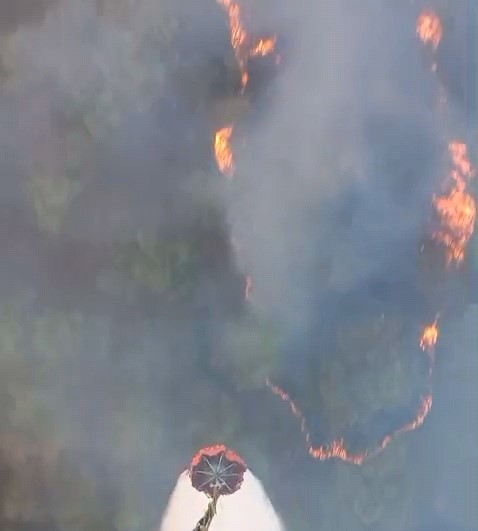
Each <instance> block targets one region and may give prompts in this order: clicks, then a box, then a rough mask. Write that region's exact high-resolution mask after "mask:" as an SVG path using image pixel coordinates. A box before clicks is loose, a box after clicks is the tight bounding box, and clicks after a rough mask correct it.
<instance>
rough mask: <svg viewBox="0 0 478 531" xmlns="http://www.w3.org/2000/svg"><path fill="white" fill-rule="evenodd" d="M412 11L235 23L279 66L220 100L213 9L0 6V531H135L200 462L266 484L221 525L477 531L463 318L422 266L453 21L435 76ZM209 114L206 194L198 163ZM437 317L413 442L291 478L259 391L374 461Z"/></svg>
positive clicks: (189, 5) (293, 427) (133, 1)
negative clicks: (203, 456)
mask: <svg viewBox="0 0 478 531" xmlns="http://www.w3.org/2000/svg"><path fill="white" fill-rule="evenodd" d="M259 4H260V5H259ZM417 4H418V2H402V1H400V2H398V1H397V2H392V1H390V2H380V1H378V0H377V1H376V0H367V1H363V2H362V1H352V2H350V1H345V0H344V1H342V0H341V1H332V0H330V1H329V0H327V1H322V2H313V1H310V2H309V1H306V0H302V1H300V2H280V3H279V4H277V2H261V3H258V2H254V1H252V0H250V1H247V2H243V3H241V6H242V7H243V9H244V13H245V15H244V23H245V25H246V27H247V28H248V29H250V30H251V31H252V32H254V33H255V34H258V35H260V34H262V33H265V34H268V35H269V34H271V33H277V34H278V47H280V50H279V52H280V55H281V59H282V60H281V62H280V64H279V65H274V66H271V64H270V62H268V60H267V59H264V60H262V59H258V60H255V61H251V62H250V65H249V67H250V84H249V87H248V89H247V90H246V92H245V94H244V95H243V96H240V95H239V85H240V84H239V81H240V72H239V70H238V68H237V65H236V63H235V59H234V53H233V51H232V49H231V46H230V42H229V31H228V26H227V17H226V14H225V12H224V10H223V9H221V7H220V6H218V5H217V3H216V2H215V1H213V0H205V1H202V2H196V1H193V0H164V1H161V2H158V1H156V0H118V1H116V2H115V1H113V0H98V1H96V0H85V1H78V0H57V1H51V2H33V1H32V2H27V1H20V0H17V1H16V2H0V169H1V172H0V183H1V186H2V194H1V199H0V223H1V227H2V230H1V231H0V299H1V302H0V384H1V385H0V420H1V423H0V424H1V427H0V529H13V530H20V529H21V530H29V529H31V530H34V531H43V530H48V531H52V530H56V529H58V530H61V531H69V530H73V529H74V530H75V531H76V530H85V531H86V530H89V531H93V530H97V529H98V530H100V529H101V531H109V530H111V531H145V530H148V529H151V530H152V529H155V528H156V527H157V524H158V520H160V519H161V515H165V518H166V519H167V518H168V516H167V514H172V513H171V512H170V513H167V512H166V513H165V510H166V507H167V503H168V499H169V496H170V492H171V490H172V488H173V485H174V482H175V481H176V479H177V477H178V473H179V471H180V470H184V466H185V465H186V464H187V463H188V461H189V460H190V458H191V456H192V455H193V454H194V453H195V451H196V450H197V449H198V447H200V446H202V445H205V444H213V443H216V442H221V443H224V444H228V445H231V446H232V447H233V448H236V449H237V450H238V451H239V452H240V453H241V455H244V458H245V459H246V461H247V462H248V463H250V464H251V466H252V469H253V470H254V471H255V474H257V476H258V477H259V478H260V480H261V482H263V484H264V489H263V488H262V486H261V483H260V482H259V480H257V479H255V477H254V476H253V475H252V474H248V475H247V477H248V480H247V481H246V482H245V484H244V488H243V490H241V491H240V492H239V493H237V495H234V496H233V497H231V498H230V500H224V504H225V505H224V507H225V509H224V512H223V516H221V515H218V522H217V525H220V522H221V520H220V519H219V518H224V519H227V518H232V521H229V520H228V521H227V522H224V524H227V528H228V529H229V530H232V529H233V528H234V527H233V526H234V525H237V523H238V522H239V523H240V524H241V525H242V524H244V523H245V521H246V520H247V518H251V522H252V524H253V526H252V527H249V528H251V529H255V528H256V527H257V529H263V530H266V529H280V528H281V526H282V524H281V523H280V521H279V518H278V517H277V516H276V515H275V512H274V510H273V509H272V505H271V504H270V503H269V501H268V498H267V497H266V495H265V494H264V490H266V491H267V493H268V497H270V499H271V500H272V501H273V504H274V506H275V507H276V508H277V510H278V513H279V514H281V515H282V516H283V519H284V522H285V524H284V525H285V526H287V528H290V529H294V530H298V531H307V530H309V529H310V530H314V531H316V530H318V529H324V530H325V529H352V530H355V529H357V530H358V531H361V530H365V529H381V530H383V531H392V530H393V531H402V530H403V531H405V530H408V529H417V526H419V525H422V524H423V525H435V524H437V522H443V521H448V520H449V521H450V525H452V526H454V527H453V529H458V528H459V527H460V526H462V527H463V528H467V527H468V528H470V527H471V526H472V525H473V523H474V522H476V517H477V516H476V504H474V503H473V497H476V489H475V491H474V490H473V488H474V481H473V480H472V471H474V469H473V466H474V465H473V463H476V448H478V444H476V442H477V441H476V429H472V428H473V426H474V424H473V423H475V424H476V418H474V419H473V423H472V422H469V420H470V419H469V418H468V416H467V415H466V414H465V413H463V414H462V413H461V412H464V411H467V410H469V409H472V407H473V406H472V404H471V402H470V397H471V396H472V394H473V393H474V392H475V390H476V382H474V381H473V379H472V378H471V375H474V374H476V370H475V369H476V367H475V365H476V363H475V362H476V356H474V354H475V350H476V341H475V338H474V337H473V333H472V332H473V326H474V323H476V315H474V314H473V312H472V313H470V310H469V309H467V308H466V306H467V304H468V300H469V299H468V297H469V295H468V293H467V285H466V282H465V281H464V280H463V274H462V273H461V272H458V273H456V272H455V273H454V274H450V275H448V273H444V270H443V268H441V267H440V262H439V260H440V257H439V256H438V254H439V253H437V256H435V255H434V254H433V252H431V253H429V254H426V256H425V258H423V256H422V254H421V253H420V249H421V243H422V240H425V241H426V240H427V236H428V235H429V230H430V213H431V197H432V195H433V193H434V192H436V190H437V189H438V188H439V186H440V183H441V182H442V179H443V176H444V175H445V174H446V171H447V162H446V160H445V158H444V156H443V154H444V153H445V150H446V143H447V142H448V140H449V139H450V137H452V136H453V135H455V134H457V135H459V136H461V137H464V136H466V129H465V123H470V120H469V117H468V116H467V110H466V109H467V108H466V106H465V102H466V101H468V102H469V100H470V98H469V94H470V93H471V92H470V90H471V89H469V90H468V91H466V90H464V88H463V86H462V85H463V84H462V83H461V82H460V81H459V80H460V79H463V76H462V75H461V74H462V73H463V72H462V70H463V69H465V70H466V68H467V64H468V63H469V64H472V63H471V62H470V61H473V60H474V59H473V58H472V56H471V54H470V55H469V56H467V58H464V54H463V49H462V48H461V45H462V44H461V43H462V41H461V40H460V38H459V35H461V34H464V33H465V31H464V29H465V26H466V21H470V20H472V19H473V17H470V16H469V15H468V14H467V12H466V9H465V8H466V3H465V2H464V1H463V2H455V1H452V0H450V1H449V2H446V1H445V0H443V1H440V2H439V1H438V0H437V2H436V4H437V5H436V9H437V10H438V11H439V13H440V15H441V16H442V19H443V22H444V26H445V31H444V40H443V47H442V48H440V49H439V54H438V56H437V61H438V63H439V70H438V72H437V74H436V75H435V74H434V73H433V72H431V70H430V61H431V59H430V56H429V55H427V52H426V51H424V50H423V47H422V46H421V44H420V43H419V42H418V40H417V38H416V35H415V20H416V16H417V14H418V12H419V11H420V9H421V7H422V6H419V5H417ZM431 4H435V2H431ZM438 4H439V5H438ZM12 6H14V7H12ZM468 24H470V23H469V22H468ZM470 31H471V30H470ZM455 58H460V60H457V61H455ZM467 61H468V63H467ZM473 67H474V68H475V67H476V65H475V64H474V63H473ZM467 79H468V80H469V83H471V82H472V79H473V76H472V75H471V74H470V75H469V76H468V77H467ZM438 82H441V83H442V84H443V86H444V88H445V89H446V90H447V91H449V111H448V115H447V117H445V118H444V117H442V116H441V115H440V114H439V112H438V110H437V105H436V103H437V101H438V97H439V90H438ZM466 87H467V84H466V83H465V88H466ZM465 93H466V94H468V100H466V98H465V96H464V95H465ZM464 117H466V118H467V119H468V122H467V121H466V120H465V118H464ZM231 121H234V123H235V129H234V154H235V160H236V165H237V172H236V175H235V178H234V179H233V180H232V181H228V180H226V179H225V178H224V177H223V176H222V175H220V174H219V173H218V172H217V170H216V168H215V166H214V160H213V156H212V149H211V142H212V138H213V133H214V130H215V128H217V127H219V126H222V125H225V124H226V123H229V122H231ZM467 140H468V139H467ZM470 148H471V149H473V146H470ZM425 247H426V248H427V249H428V247H427V246H425ZM475 254H476V252H475ZM423 264H425V266H424V265H423ZM430 264H431V265H430ZM420 268H422V269H420ZM423 268H424V269H423ZM417 270H419V271H418V272H417ZM245 275H251V277H252V279H253V292H252V298H251V300H249V301H245V300H244V276H245ZM437 301H438V302H437ZM442 309H444V312H443V315H442V317H443V326H442V328H441V334H442V335H441V337H440V340H441V342H440V343H439V347H438V349H437V353H436V354H437V369H436V378H435V389H434V392H435V404H434V407H433V409H432V414H431V415H430V418H429V419H428V420H427V423H426V424H425V426H424V427H423V429H422V430H421V431H418V432H414V433H412V434H409V436H408V437H404V438H403V439H401V440H400V441H397V443H396V444H394V445H392V446H391V447H390V448H389V449H388V450H387V452H384V453H383V454H381V455H380V456H379V458H377V459H376V460H374V461H373V462H371V463H370V464H369V465H367V466H365V467H363V468H357V467H354V466H351V465H346V464H343V463H336V462H330V463H315V462H314V461H313V460H311V458H310V457H309V456H308V455H307V452H306V450H305V448H304V443H303V440H302V439H301V437H300V426H299V424H298V423H297V422H296V421H295V419H293V418H292V417H291V416H290V415H288V412H287V408H286V406H285V405H284V404H283V403H281V402H280V401H279V400H278V399H277V398H276V397H273V396H271V394H270V393H269V392H268V391H267V389H266V388H265V385H264V382H265V377H266V376H268V375H269V376H272V377H274V378H275V379H276V380H277V381H279V383H284V385H286V386H287V388H288V389H289V390H290V391H291V394H292V395H293V397H294V398H296V399H297V400H298V401H299V402H300V405H301V407H302V408H303V409H304V411H305V412H306V413H307V415H308V418H309V420H310V424H311V430H312V432H313V435H314V438H316V439H317V442H326V441H329V440H331V439H332V438H333V437H335V436H336V435H343V434H345V435H346V437H347V440H350V442H351V444H355V445H356V446H358V447H363V445H365V446H366V445H368V444H372V443H373V442H374V441H375V440H376V438H377V437H380V436H382V435H383V433H384V432H386V431H388V430H389V429H391V428H392V429H393V428H394V427H396V425H397V423H400V422H402V421H403V420H406V419H408V418H409V417H410V415H413V412H414V408H415V406H416V400H417V399H418V397H419V395H420V392H421V391H422V384H423V381H424V378H423V374H424V371H425V369H424V367H423V366H422V365H423V364H421V360H422V358H421V357H420V355H421V353H420V352H419V351H418V349H417V338H418V334H419V332H420V327H421V326H422V325H423V324H424V323H425V322H428V320H430V319H433V318H434V317H435V312H436V311H440V310H442ZM475 313H476V312H475ZM377 323H378V324H377ZM414 400H415V402H414ZM450 404H453V405H454V406H453V410H452V408H451V407H450ZM457 405H458V406H459V407H458V406H457ZM456 409H459V412H460V414H457V411H456ZM445 462H446V463H447V465H446V467H445V466H444V465H443V463H445ZM431 472H433V478H434V479H433V481H429V478H430V474H431ZM475 476H476V474H475ZM450 484H452V485H453V488H448V485H450ZM177 489H179V491H181V489H184V492H186V491H187V493H189V492H190V490H191V488H190V486H188V484H187V481H186V478H185V477H184V476H180V480H179V482H178V484H177V488H176V490H175V491H174V493H173V497H172V499H171V504H172V505H170V506H169V508H170V509H171V511H172V508H173V505H174V506H175V510H178V511H179V512H181V513H182V514H183V515H184V517H186V518H190V517H191V518H192V520H191V521H193V520H195V519H196V516H197V515H196V514H193V509H192V507H190V506H189V504H188V503H185V502H183V501H182V498H181V497H176V494H177V493H178V492H179V491H178V490H177ZM234 500H237V503H236V501H234ZM201 501H202V502H203V501H204V500H201ZM175 504H176V505H175ZM177 504H179V506H178V505H177ZM226 504H229V505H230V508H227V506H226ZM243 504H244V505H243ZM244 506H246V507H245V508H244ZM168 510H169V509H168ZM229 511H231V512H229ZM256 511H257V513H256ZM262 511H264V512H262ZM237 513H240V516H239V517H236V514H237ZM259 513H260V514H263V515H264V518H267V522H269V518H270V521H271V522H273V523H271V525H270V526H269V523H267V522H265V523H262V522H261V523H260V524H259V523H258V520H257V518H259V517H262V516H260V514H259ZM188 525H189V520H188ZM254 525H256V527H254ZM243 527H244V526H243ZM246 527H247V526H246Z"/></svg>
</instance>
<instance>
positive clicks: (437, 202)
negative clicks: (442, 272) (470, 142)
mask: <svg viewBox="0 0 478 531" xmlns="http://www.w3.org/2000/svg"><path fill="white" fill-rule="evenodd" d="M448 151H449V153H450V158H451V160H452V166H453V167H452V170H451V172H450V176H449V183H448V189H449V191H448V193H446V194H444V195H441V196H435V197H434V198H433V205H434V207H435V211H436V213H437V215H438V218H439V220H440V225H441V226H440V229H439V230H437V231H436V232H435V234H434V235H433V237H434V239H435V240H436V241H437V242H439V243H441V244H442V245H444V246H445V247H446V248H447V262H448V264H450V263H452V262H455V263H456V264H459V263H461V262H462V261H463V260H464V258H465V252H466V247H467V245H468V242H469V241H470V239H471V237H472V236H473V232H474V229H475V220H476V203H475V199H474V198H473V196H472V195H471V194H470V193H468V192H467V187H468V183H469V181H470V179H471V178H472V177H474V175H475V170H474V169H473V167H472V165H471V163H470V161H469V159H468V155H467V147H466V144H464V143H462V142H457V141H453V142H450V144H449V146H448Z"/></svg>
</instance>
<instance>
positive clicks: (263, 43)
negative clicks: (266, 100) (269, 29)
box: [217, 0, 276, 90]
mask: <svg viewBox="0 0 478 531" xmlns="http://www.w3.org/2000/svg"><path fill="white" fill-rule="evenodd" d="M217 2H218V4H220V5H221V6H222V7H223V8H224V9H225V10H226V11H227V15H228V18H229V29H230V33H231V45H232V48H233V50H234V55H235V56H236V61H237V64H238V65H239V68H240V70H241V88H242V90H244V89H245V88H246V85H247V82H248V81H249V74H248V72H247V61H248V59H249V57H257V56H262V57H264V56H266V55H269V54H271V53H273V52H274V48H275V44H276V37H271V38H267V39H258V40H257V41H255V42H253V41H252V40H251V38H250V36H249V35H248V34H247V32H246V30H245V28H244V26H243V24H242V20H241V8H240V6H239V4H236V3H234V2H232V0H217Z"/></svg>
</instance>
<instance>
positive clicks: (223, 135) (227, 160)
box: [214, 125, 234, 177]
mask: <svg viewBox="0 0 478 531" xmlns="http://www.w3.org/2000/svg"><path fill="white" fill-rule="evenodd" d="M232 131H233V126H232V125H228V126H226V127H223V128H222V129H219V130H218V131H216V134H215V136H214V155H215V157H216V163H217V166H218V168H219V170H220V171H221V173H223V174H224V175H227V176H228V177H232V176H233V174H234V158H233V154H232V148H231V143H230V142H231V136H232Z"/></svg>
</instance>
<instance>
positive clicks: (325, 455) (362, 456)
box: [266, 380, 433, 465]
mask: <svg viewBox="0 0 478 531" xmlns="http://www.w3.org/2000/svg"><path fill="white" fill-rule="evenodd" d="M266 384H267V387H269V389H270V390H271V391H272V393H274V394H275V395H276V396H278V397H279V398H280V399H281V400H283V401H284V402H286V403H287V405H288V406H289V409H290V411H291V413H292V414H293V415H294V417H296V418H297V419H298V420H299V421H300V428H301V431H302V433H303V434H304V437H305V442H306V444H307V450H308V452H309V455H311V456H312V457H313V458H314V459H318V460H319V461H326V460H328V459H340V460H341V461H345V462H346V463H351V464H353V465H361V464H363V463H364V461H366V460H367V459H370V458H371V457H374V456H375V455H377V454H378V453H379V452H381V451H382V450H384V449H385V448H386V447H387V446H388V445H389V444H390V443H391V442H392V441H393V440H394V439H395V438H396V437H398V436H399V435H401V434H403V433H406V432H409V431H413V430H415V429H416V428H418V427H420V426H421V425H422V424H423V423H424V421H425V418H426V417H427V415H428V413H429V412H430V410H431V407H432V401H433V399H432V395H431V393H427V394H426V395H425V396H423V397H422V399H421V402H420V407H419V408H418V411H417V413H416V415H415V417H414V418H413V419H412V420H411V421H410V422H408V423H407V424H404V425H403V426H401V427H400V428H398V429H396V430H395V431H394V432H393V433H390V434H387V435H385V436H384V437H383V438H382V439H381V440H380V442H379V443H378V444H377V445H376V446H375V447H373V448H370V449H366V450H363V451H362V452H358V453H352V452H350V451H349V450H347V448H346V446H345V442H344V440H343V439H342V438H341V439H336V440H335V441H332V442H331V443H330V444H327V445H321V446H313V444H312V436H311V435H310V432H309V430H308V428H307V422H306V420H305V417H304V415H303V413H302V411H301V410H300V409H299V407H298V406H297V404H296V403H295V402H294V401H293V400H292V398H291V397H290V396H289V395H288V394H287V393H286V392H285V391H284V390H283V389H281V388H280V387H279V386H277V385H274V384H272V383H271V382H270V381H269V380H267V381H266Z"/></svg>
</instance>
